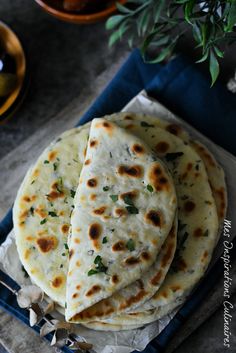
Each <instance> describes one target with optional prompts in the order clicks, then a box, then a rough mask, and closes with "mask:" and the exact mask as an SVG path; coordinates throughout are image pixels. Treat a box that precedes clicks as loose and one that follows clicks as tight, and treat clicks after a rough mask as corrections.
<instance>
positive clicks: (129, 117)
mask: <svg viewBox="0 0 236 353" xmlns="http://www.w3.org/2000/svg"><path fill="white" fill-rule="evenodd" d="M124 119H125V120H134V118H133V117H132V116H131V115H126V116H125V117H124Z"/></svg>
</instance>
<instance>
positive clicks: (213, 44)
mask: <svg viewBox="0 0 236 353" xmlns="http://www.w3.org/2000/svg"><path fill="white" fill-rule="evenodd" d="M117 9H118V11H119V14H117V15H114V16H112V17H110V18H109V19H108V20H107V22H106V28H107V29H108V30H112V31H113V33H112V34H111V36H110V39H109V45H110V46H112V45H114V44H115V43H116V42H117V41H118V40H121V39H122V38H123V36H124V35H126V36H127V40H128V43H129V46H130V47H132V46H133V43H134V41H135V40H137V39H138V41H139V42H141V44H140V46H141V53H142V56H143V58H144V60H145V61H146V62H150V63H159V62H161V61H163V60H165V59H166V58H168V57H169V56H170V55H171V54H172V52H173V50H174V49H175V47H176V44H177V42H178V41H179V39H180V38H181V36H182V35H183V34H184V33H185V32H186V31H187V30H188V29H189V28H190V29H191V31H192V34H193V37H194V40H195V43H196V46H195V47H196V48H200V49H201V57H200V58H199V60H198V61H197V63H201V62H203V61H207V60H208V62H209V71H210V74H211V80H212V85H213V84H214V83H215V81H216V79H217V77H218V75H219V71H220V68H219V61H220V59H222V58H223V57H224V52H225V50H226V49H227V46H228V45H230V44H232V43H234V42H235V41H236V36H235V33H234V25H235V23H236V0H209V1H203V0H172V1H165V0H128V1H127V2H126V5H121V4H120V3H117ZM156 49H159V50H158V54H156V52H157V51H156ZM153 51H154V52H155V55H154V57H153V55H152V57H150V53H153Z"/></svg>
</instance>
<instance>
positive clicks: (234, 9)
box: [225, 0, 236, 32]
mask: <svg viewBox="0 0 236 353" xmlns="http://www.w3.org/2000/svg"><path fill="white" fill-rule="evenodd" d="M235 24H236V0H231V6H230V10H229V14H228V19H227V26H226V27H225V30H226V31H227V32H232V30H233V27H234V25H235Z"/></svg>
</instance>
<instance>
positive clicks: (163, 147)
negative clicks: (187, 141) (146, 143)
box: [155, 141, 170, 153]
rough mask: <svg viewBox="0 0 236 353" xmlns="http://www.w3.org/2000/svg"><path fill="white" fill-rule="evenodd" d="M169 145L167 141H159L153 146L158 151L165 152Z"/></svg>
mask: <svg viewBox="0 0 236 353" xmlns="http://www.w3.org/2000/svg"><path fill="white" fill-rule="evenodd" d="M169 147H170V145H169V144H168V143H167V142H165V141H161V142H159V143H158V144H157V145H156V146H155V150H156V152H158V153H166V152H167V151H168V149H169Z"/></svg>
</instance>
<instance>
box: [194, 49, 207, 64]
mask: <svg viewBox="0 0 236 353" xmlns="http://www.w3.org/2000/svg"><path fill="white" fill-rule="evenodd" d="M208 55H209V50H207V51H206V52H205V54H204V55H203V56H202V57H201V59H199V60H197V61H195V62H196V64H200V63H202V62H204V61H206V60H207V58H208Z"/></svg>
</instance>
